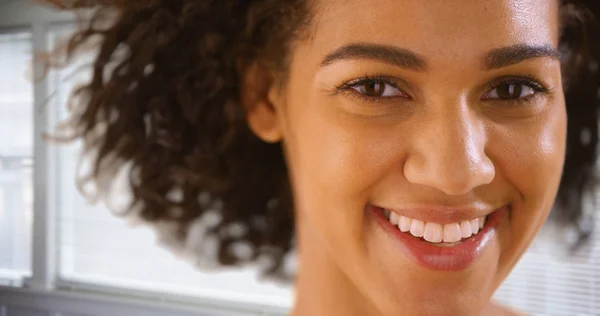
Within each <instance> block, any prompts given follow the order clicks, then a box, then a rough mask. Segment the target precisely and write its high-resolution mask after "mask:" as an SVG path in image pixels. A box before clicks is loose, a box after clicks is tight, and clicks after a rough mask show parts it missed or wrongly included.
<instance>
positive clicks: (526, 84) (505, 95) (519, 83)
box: [483, 80, 546, 101]
mask: <svg viewBox="0 0 600 316" xmlns="http://www.w3.org/2000/svg"><path fill="white" fill-rule="evenodd" d="M491 88H492V89H491V90H490V92H488V93H486V94H485V95H484V96H483V99H484V100H505V101H514V100H520V99H528V98H530V97H532V96H534V95H536V94H537V93H538V92H544V91H545V90H546V89H545V88H544V87H543V86H542V85H541V84H539V83H537V82H535V81H533V80H513V81H504V82H500V83H497V84H492V85H491Z"/></svg>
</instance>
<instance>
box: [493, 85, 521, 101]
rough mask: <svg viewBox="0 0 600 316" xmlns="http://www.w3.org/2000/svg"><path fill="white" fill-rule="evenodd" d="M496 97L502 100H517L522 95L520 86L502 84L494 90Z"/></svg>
mask: <svg viewBox="0 0 600 316" xmlns="http://www.w3.org/2000/svg"><path fill="white" fill-rule="evenodd" d="M496 91H497V93H498V97H499V98H500V99H504V100H512V99H519V98H520V97H521V93H523V85H522V84H514V83H503V84H501V85H499V86H498V87H497V88H496Z"/></svg>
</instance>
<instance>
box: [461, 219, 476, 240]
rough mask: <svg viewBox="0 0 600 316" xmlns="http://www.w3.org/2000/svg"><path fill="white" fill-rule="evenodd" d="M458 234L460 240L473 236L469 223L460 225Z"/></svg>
mask: <svg viewBox="0 0 600 316" xmlns="http://www.w3.org/2000/svg"><path fill="white" fill-rule="evenodd" d="M460 233H461V234H462V238H469V237H471V235H473V230H472V229H471V223H470V222H469V221H464V222H462V223H460Z"/></svg>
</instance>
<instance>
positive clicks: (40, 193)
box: [0, 0, 600, 316]
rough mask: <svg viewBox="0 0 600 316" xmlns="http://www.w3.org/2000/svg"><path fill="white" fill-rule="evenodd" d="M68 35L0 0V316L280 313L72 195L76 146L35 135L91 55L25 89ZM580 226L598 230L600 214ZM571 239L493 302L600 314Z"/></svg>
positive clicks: (55, 116) (588, 256) (559, 242)
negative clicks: (44, 57) (38, 55)
mask: <svg viewBox="0 0 600 316" xmlns="http://www.w3.org/2000/svg"><path fill="white" fill-rule="evenodd" d="M74 28H75V19H74V17H73V16H72V15H70V14H65V13H58V12H53V11H50V10H48V9H44V8H41V7H39V6H36V5H35V3H34V1H33V0H0V316H113V315H211V316H212V315H273V316H274V315H285V313H286V312H287V309H288V307H289V306H290V304H291V302H292V299H293V289H292V287H291V286H290V285H289V284H284V283H278V282H275V281H272V280H259V279H257V275H256V271H255V269H254V268H253V267H246V268H243V269H236V270H215V269H208V268H207V267H204V266H203V268H202V267H199V265H198V262H195V261H194V260H190V259H189V258H188V259H187V260H184V258H183V257H182V256H177V255H176V254H174V252H173V251H170V250H169V247H168V240H161V239H160V238H158V237H157V235H156V234H155V232H153V231H151V230H150V229H149V228H146V227H143V226H139V225H137V226H136V225H132V223H130V222H127V221H125V220H123V219H120V218H118V217H115V216H114V215H112V214H111V213H110V211H109V210H108V209H107V208H106V207H104V206H103V205H101V204H98V205H91V204H90V203H88V201H87V200H85V199H84V198H83V197H81V196H80V194H79V193H78V191H77V189H76V187H75V181H74V179H75V171H76V166H77V163H78V145H77V144H73V145H70V146H54V145H50V144H48V143H46V142H44V141H43V139H42V138H41V136H40V135H41V134H42V133H44V132H48V131H52V128H53V127H54V126H55V125H56V123H58V122H59V121H60V120H61V119H62V118H64V117H65V115H66V108H65V105H66V101H67V97H68V94H69V92H70V91H71V89H72V88H73V86H75V85H76V84H77V83H78V82H82V80H85V78H86V76H87V73H86V72H85V71H81V70H79V71H76V70H78V69H81V66H83V65H85V64H86V60H87V62H89V58H85V57H84V58H81V59H80V60H78V61H77V62H76V63H74V64H73V65H71V66H69V67H66V68H64V69H61V70H59V71H52V72H50V73H49V74H48V75H47V76H45V77H44V79H43V80H38V81H36V80H33V78H40V77H41V74H42V73H43V69H42V68H41V67H39V65H35V64H34V62H33V54H34V52H36V51H48V50H51V49H52V48H53V47H55V46H56V45H58V43H60V41H61V39H64V38H65V37H66V36H67V35H68V34H70V32H72V31H73V30H74ZM596 200H598V196H597V194H596V195H595V196H590V197H589V199H588V201H586V203H587V204H586V205H587V208H588V214H592V212H593V211H594V202H595V201H596ZM585 220H586V221H587V224H590V225H591V224H594V225H595V226H596V227H598V228H600V216H596V218H595V219H594V218H593V217H591V216H588V217H586V219H585ZM599 230H600V229H596V232H597V231H599ZM575 238H576V236H575V235H574V234H573V232H571V231H568V230H564V229H560V228H557V227H555V226H553V225H552V223H551V222H549V223H548V224H547V225H546V226H545V227H544V229H543V230H542V232H541V234H540V235H539V236H538V238H537V239H536V240H535V242H534V244H533V245H532V247H531V248H530V249H529V251H528V252H527V253H526V254H525V256H524V257H523V259H522V260H521V261H520V263H519V264H518V266H517V267H516V268H515V270H514V271H513V273H512V274H511V276H510V277H509V278H508V280H507V281H506V282H505V284H504V285H503V286H502V287H501V288H500V289H499V290H498V292H497V293H496V299H497V300H498V301H500V302H502V303H505V304H508V305H510V306H513V307H515V308H517V309H519V310H521V311H526V312H529V313H531V314H534V315H600V234H598V233H595V234H592V236H591V238H590V240H589V242H587V243H586V244H585V245H583V246H582V247H580V248H579V249H578V251H576V252H572V251H569V247H568V245H569V244H570V243H572V242H573V241H574V239H575Z"/></svg>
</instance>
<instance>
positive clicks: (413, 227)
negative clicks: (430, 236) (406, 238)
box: [410, 219, 425, 237]
mask: <svg viewBox="0 0 600 316" xmlns="http://www.w3.org/2000/svg"><path fill="white" fill-rule="evenodd" d="M424 229H425V223H423V222H422V221H420V220H418V219H413V220H411V223H410V233H411V235H413V236H415V237H423V230H424Z"/></svg>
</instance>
